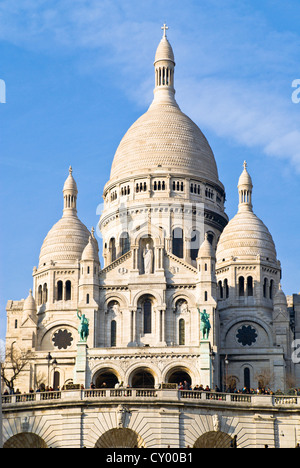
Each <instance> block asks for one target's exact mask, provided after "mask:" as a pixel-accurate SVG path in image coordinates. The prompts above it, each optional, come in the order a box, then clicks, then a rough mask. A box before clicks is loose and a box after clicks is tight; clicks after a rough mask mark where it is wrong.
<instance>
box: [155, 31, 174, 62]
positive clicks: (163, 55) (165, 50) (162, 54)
mask: <svg viewBox="0 0 300 468" xmlns="http://www.w3.org/2000/svg"><path fill="white" fill-rule="evenodd" d="M160 60H171V62H174V63H175V59H174V53H173V49H172V47H171V44H170V43H169V41H168V39H167V38H166V36H164V37H163V38H162V40H161V41H160V43H159V45H158V47H157V50H156V54H155V61H154V63H156V62H159V61H160Z"/></svg>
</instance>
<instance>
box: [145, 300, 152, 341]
mask: <svg viewBox="0 0 300 468" xmlns="http://www.w3.org/2000/svg"><path fill="white" fill-rule="evenodd" d="M151 315H152V304H151V301H150V300H149V299H146V300H145V302H144V334H146V333H151V329H152V320H151V319H152V317H151Z"/></svg>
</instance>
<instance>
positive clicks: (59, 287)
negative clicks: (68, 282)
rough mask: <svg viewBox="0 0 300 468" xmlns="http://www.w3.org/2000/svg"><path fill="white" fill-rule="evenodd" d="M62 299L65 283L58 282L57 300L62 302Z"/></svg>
mask: <svg viewBox="0 0 300 468" xmlns="http://www.w3.org/2000/svg"><path fill="white" fill-rule="evenodd" d="M62 298H63V282H62V281H57V286H56V300H57V301H62Z"/></svg>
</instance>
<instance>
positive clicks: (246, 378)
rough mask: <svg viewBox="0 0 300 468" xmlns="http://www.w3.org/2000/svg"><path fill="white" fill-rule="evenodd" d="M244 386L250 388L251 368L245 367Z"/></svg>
mask: <svg viewBox="0 0 300 468" xmlns="http://www.w3.org/2000/svg"><path fill="white" fill-rule="evenodd" d="M244 387H246V388H248V389H250V369H249V367H245V369H244Z"/></svg>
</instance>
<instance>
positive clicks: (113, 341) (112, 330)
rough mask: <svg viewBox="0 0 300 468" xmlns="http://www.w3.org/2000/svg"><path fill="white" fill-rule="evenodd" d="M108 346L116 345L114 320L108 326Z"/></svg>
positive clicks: (115, 323)
mask: <svg viewBox="0 0 300 468" xmlns="http://www.w3.org/2000/svg"><path fill="white" fill-rule="evenodd" d="M110 346H111V347H112V348H113V347H114V346H117V322H116V321H115V320H112V321H111V326H110Z"/></svg>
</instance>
